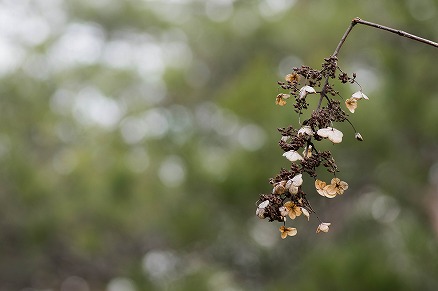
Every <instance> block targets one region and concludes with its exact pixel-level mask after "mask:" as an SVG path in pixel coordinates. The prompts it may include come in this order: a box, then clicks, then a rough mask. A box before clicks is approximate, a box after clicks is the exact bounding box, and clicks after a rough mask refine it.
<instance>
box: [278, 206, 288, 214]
mask: <svg viewBox="0 0 438 291" xmlns="http://www.w3.org/2000/svg"><path fill="white" fill-rule="evenodd" d="M278 210H279V211H280V214H281V216H283V217H286V216H288V215H289V209H287V208H286V207H284V206H281V207H280V208H278Z"/></svg>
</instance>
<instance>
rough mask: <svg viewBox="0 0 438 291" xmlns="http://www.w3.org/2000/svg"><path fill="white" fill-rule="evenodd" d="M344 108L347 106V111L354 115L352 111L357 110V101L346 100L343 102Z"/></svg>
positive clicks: (353, 99) (352, 99)
mask: <svg viewBox="0 0 438 291" xmlns="http://www.w3.org/2000/svg"><path fill="white" fill-rule="evenodd" d="M345 106H347V108H348V110H350V112H351V113H354V110H356V108H357V99H355V98H348V99H347V100H345Z"/></svg>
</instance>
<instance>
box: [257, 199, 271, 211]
mask: <svg viewBox="0 0 438 291" xmlns="http://www.w3.org/2000/svg"><path fill="white" fill-rule="evenodd" d="M268 205H269V200H265V201H263V202H262V203H260V204H259V206H258V208H260V209H263V208H266V207H267V206H268Z"/></svg>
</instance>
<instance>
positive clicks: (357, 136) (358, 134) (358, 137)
mask: <svg viewBox="0 0 438 291" xmlns="http://www.w3.org/2000/svg"><path fill="white" fill-rule="evenodd" d="M354 138H355V139H357V140H359V141H363V137H362V135H361V134H360V133H358V132H356V133H355V134H354Z"/></svg>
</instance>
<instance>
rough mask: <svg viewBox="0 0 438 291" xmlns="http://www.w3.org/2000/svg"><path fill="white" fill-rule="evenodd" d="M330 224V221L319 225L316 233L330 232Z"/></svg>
mask: <svg viewBox="0 0 438 291" xmlns="http://www.w3.org/2000/svg"><path fill="white" fill-rule="evenodd" d="M330 225H331V223H330V222H322V223H321V224H320V225H318V228H317V229H316V233H320V232H328V231H329V230H330V228H329V226H330Z"/></svg>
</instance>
